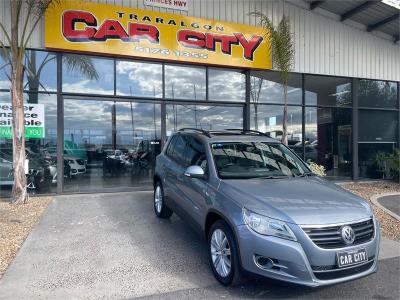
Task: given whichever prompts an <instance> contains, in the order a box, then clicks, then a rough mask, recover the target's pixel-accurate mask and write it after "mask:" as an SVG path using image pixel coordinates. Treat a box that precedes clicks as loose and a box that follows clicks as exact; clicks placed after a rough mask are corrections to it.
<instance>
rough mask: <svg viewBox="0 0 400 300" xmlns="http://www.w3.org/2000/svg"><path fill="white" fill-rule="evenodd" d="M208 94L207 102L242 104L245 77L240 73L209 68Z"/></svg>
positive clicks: (244, 92)
mask: <svg viewBox="0 0 400 300" xmlns="http://www.w3.org/2000/svg"><path fill="white" fill-rule="evenodd" d="M208 93H209V94H208V96H209V100H215V101H235V102H244V101H245V94H246V76H245V75H244V74H243V73H242V71H234V70H225V69H212V68H210V69H209V71H208Z"/></svg>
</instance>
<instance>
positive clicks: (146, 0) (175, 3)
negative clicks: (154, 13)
mask: <svg viewBox="0 0 400 300" xmlns="http://www.w3.org/2000/svg"><path fill="white" fill-rule="evenodd" d="M188 2H189V0H143V4H144V5H147V6H154V7H162V8H170V9H178V10H183V11H188V10H189V9H188Z"/></svg>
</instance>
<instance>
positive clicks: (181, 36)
mask: <svg viewBox="0 0 400 300" xmlns="http://www.w3.org/2000/svg"><path fill="white" fill-rule="evenodd" d="M178 41H179V43H180V44H181V45H182V46H184V47H187V48H195V49H204V47H205V36H204V34H203V33H201V32H198V31H192V30H180V31H178Z"/></svg>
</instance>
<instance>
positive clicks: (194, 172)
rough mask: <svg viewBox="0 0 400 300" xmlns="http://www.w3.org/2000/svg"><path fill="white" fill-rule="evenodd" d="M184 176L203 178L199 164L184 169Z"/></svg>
mask: <svg viewBox="0 0 400 300" xmlns="http://www.w3.org/2000/svg"><path fill="white" fill-rule="evenodd" d="M185 176H187V177H190V178H200V179H202V178H204V177H205V176H206V175H205V174H204V170H203V169H202V168H201V167H200V166H190V167H188V168H187V169H186V171H185Z"/></svg>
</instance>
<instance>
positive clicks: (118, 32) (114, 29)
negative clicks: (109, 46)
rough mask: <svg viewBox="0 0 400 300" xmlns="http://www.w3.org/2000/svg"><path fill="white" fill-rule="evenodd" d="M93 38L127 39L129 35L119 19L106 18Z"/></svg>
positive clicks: (101, 39)
mask: <svg viewBox="0 0 400 300" xmlns="http://www.w3.org/2000/svg"><path fill="white" fill-rule="evenodd" d="M93 39H94V40H96V41H106V40H108V39H121V40H123V41H127V40H128V39H129V37H128V34H127V33H126V31H125V29H124V28H123V27H122V25H121V24H120V23H119V22H118V21H115V20H105V21H104V22H103V24H101V25H100V27H99V30H97V32H96V34H95V35H94V36H93Z"/></svg>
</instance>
